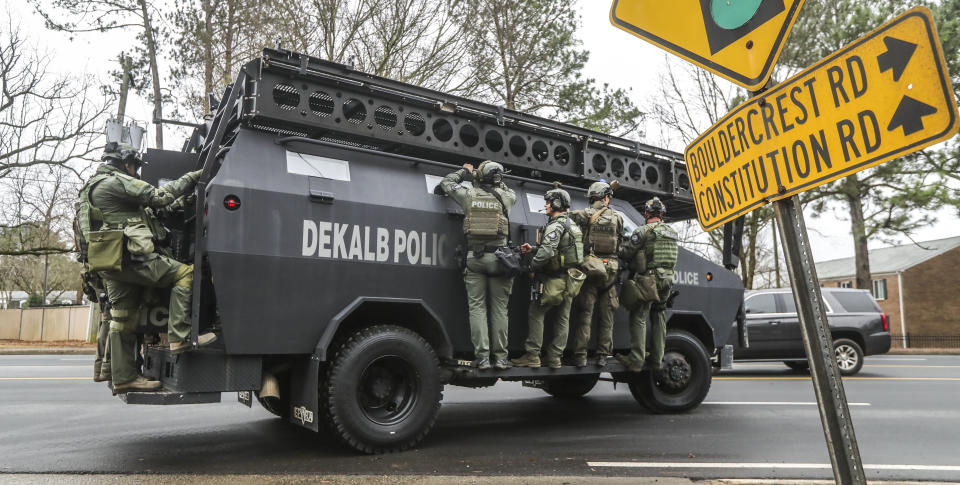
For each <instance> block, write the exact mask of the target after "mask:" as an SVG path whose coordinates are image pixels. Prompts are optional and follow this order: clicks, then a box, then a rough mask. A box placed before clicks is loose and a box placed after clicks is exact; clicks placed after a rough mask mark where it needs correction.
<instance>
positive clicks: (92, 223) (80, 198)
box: [73, 173, 113, 262]
mask: <svg viewBox="0 0 960 485" xmlns="http://www.w3.org/2000/svg"><path fill="white" fill-rule="evenodd" d="M112 176H113V174H111V173H102V174H97V175H94V176H93V177H91V178H90V180H88V181H87V183H85V184H83V187H81V188H80V193H79V194H78V195H77V202H76V203H75V204H74V210H75V211H76V212H75V214H74V218H73V238H74V242H75V243H76V246H77V251H78V252H79V261H80V262H86V260H87V248H88V241H89V240H90V231H96V230H99V229H100V226H102V225H103V212H101V211H100V209H98V208H96V207H94V206H93V201H92V200H91V199H90V195H91V192H93V189H94V187H96V186H97V185H98V184H99V183H100V182H103V181H104V180H106V179H107V178H109V177H112Z"/></svg>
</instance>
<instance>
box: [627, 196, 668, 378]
mask: <svg viewBox="0 0 960 485" xmlns="http://www.w3.org/2000/svg"><path fill="white" fill-rule="evenodd" d="M666 212H667V208H666V207H665V206H664V205H663V202H660V199H659V198H657V197H654V198H652V199H650V200H648V201H647V203H646V204H645V205H644V208H643V216H644V217H645V218H646V219H647V223H646V225H644V226H642V227H638V228H637V229H636V230H634V231H633V234H631V235H630V237H629V238H628V239H627V241H626V242H625V243H624V244H623V249H622V250H621V256H622V257H623V259H624V261H627V262H628V263H629V264H630V269H631V271H632V272H633V273H634V275H633V282H634V283H636V284H637V288H639V289H640V291H639V294H641V295H644V296H643V297H641V298H638V302H637V304H636V305H635V306H634V307H633V308H629V310H630V353H629V354H627V355H623V354H618V355H617V356H616V357H617V360H618V361H620V363H622V364H623V365H624V366H625V367H627V369H628V370H630V371H631V372H641V371H643V370H644V369H645V368H646V369H659V368H660V366H661V362H662V361H663V348H664V344H665V341H666V337H667V323H666V319H665V318H664V312H665V311H666V309H667V306H666V305H667V299H668V298H669V297H670V290H671V288H672V287H673V270H674V268H675V267H676V265H677V233H676V231H674V230H673V228H671V227H670V226H669V225H668V224H666V223H665V222H663V220H662V218H663V216H664V215H665V214H666ZM627 284H629V282H628V283H627ZM626 286H627V285H624V287H625V289H624V291H626ZM624 300H625V301H626V298H624ZM647 312H649V313H650V323H651V327H652V328H651V330H652V331H653V335H652V338H651V341H650V344H651V347H652V349H651V352H650V353H649V354H647V353H645V346H646V317H647Z"/></svg>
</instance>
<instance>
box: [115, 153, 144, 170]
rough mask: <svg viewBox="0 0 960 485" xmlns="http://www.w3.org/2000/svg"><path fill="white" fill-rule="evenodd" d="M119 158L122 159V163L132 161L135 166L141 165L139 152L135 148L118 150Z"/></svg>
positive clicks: (141, 160) (141, 159)
mask: <svg viewBox="0 0 960 485" xmlns="http://www.w3.org/2000/svg"><path fill="white" fill-rule="evenodd" d="M120 159H121V160H123V163H133V164H136V165H137V166H140V165H143V158H142V157H141V156H140V152H138V151H136V150H122V151H121V152H120Z"/></svg>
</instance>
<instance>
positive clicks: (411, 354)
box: [319, 325, 443, 454]
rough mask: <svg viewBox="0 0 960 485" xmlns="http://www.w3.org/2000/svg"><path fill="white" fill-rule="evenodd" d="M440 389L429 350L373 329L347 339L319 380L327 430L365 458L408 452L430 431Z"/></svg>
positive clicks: (391, 331)
mask: <svg viewBox="0 0 960 485" xmlns="http://www.w3.org/2000/svg"><path fill="white" fill-rule="evenodd" d="M442 391H443V385H442V384H441V383H440V363H439V361H438V360H437V354H436V353H435V352H434V351H433V348H432V347H431V346H430V344H429V343H427V341H426V340H424V339H423V337H421V336H420V335H419V334H417V333H415V332H413V331H412V330H410V329H407V328H404V327H399V326H396V325H377V326H373V327H367V328H364V329H361V330H359V331H357V332H356V333H354V334H353V335H351V336H350V337H349V338H347V339H346V341H345V342H343V344H342V345H340V346H339V348H338V349H337V351H336V353H335V356H334V357H333V359H332V363H331V365H330V367H329V368H328V369H327V371H326V372H325V373H324V374H323V375H322V377H321V382H320V389H319V407H320V410H321V413H323V415H324V418H325V421H326V425H327V427H328V428H329V429H330V430H331V431H332V432H333V434H335V435H336V436H337V437H338V438H339V439H340V440H341V441H342V442H343V443H344V444H346V445H347V446H349V447H351V448H353V449H356V450H358V451H362V452H364V453H369V454H374V453H385V452H395V451H403V450H407V449H410V448H412V447H414V446H416V445H417V444H418V443H420V441H421V440H423V438H424V437H425V436H426V435H427V433H428V432H429V431H430V428H432V427H433V424H434V422H435V421H436V419H437V414H438V412H439V411H440V399H441V398H442V397H443V395H442Z"/></svg>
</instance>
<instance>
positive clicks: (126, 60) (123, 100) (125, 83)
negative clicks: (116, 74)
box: [117, 54, 130, 123]
mask: <svg viewBox="0 0 960 485" xmlns="http://www.w3.org/2000/svg"><path fill="white" fill-rule="evenodd" d="M120 66H121V67H122V68H123V80H122V81H121V83H120V108H119V109H118V110H117V121H119V122H120V123H123V115H124V113H125V112H126V111H127V92H128V91H129V90H130V56H128V55H126V54H120Z"/></svg>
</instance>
